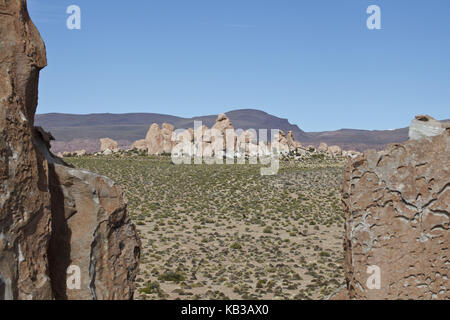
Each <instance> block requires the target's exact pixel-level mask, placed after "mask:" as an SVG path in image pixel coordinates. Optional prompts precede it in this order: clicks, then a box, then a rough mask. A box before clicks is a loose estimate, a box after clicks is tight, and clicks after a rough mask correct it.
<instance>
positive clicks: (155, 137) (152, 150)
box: [145, 123, 163, 155]
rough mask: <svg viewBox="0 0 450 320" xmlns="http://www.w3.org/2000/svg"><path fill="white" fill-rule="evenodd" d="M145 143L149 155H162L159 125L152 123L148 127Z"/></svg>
mask: <svg viewBox="0 0 450 320" xmlns="http://www.w3.org/2000/svg"><path fill="white" fill-rule="evenodd" d="M145 141H147V146H148V154H149V155H160V154H162V153H163V145H162V135H161V128H160V127H159V124H157V123H153V124H152V125H151V126H150V129H149V130H148V132H147V135H146V136H145Z"/></svg>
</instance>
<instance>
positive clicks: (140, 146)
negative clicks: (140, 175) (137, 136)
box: [131, 139, 148, 151]
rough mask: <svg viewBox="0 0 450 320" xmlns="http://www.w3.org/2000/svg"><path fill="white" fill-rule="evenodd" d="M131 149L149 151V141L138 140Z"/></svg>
mask: <svg viewBox="0 0 450 320" xmlns="http://www.w3.org/2000/svg"><path fill="white" fill-rule="evenodd" d="M131 149H132V150H133V149H136V150H139V151H144V150H145V151H147V150H148V146H147V141H146V140H145V139H142V140H138V141H135V142H134V143H133V144H132V145H131Z"/></svg>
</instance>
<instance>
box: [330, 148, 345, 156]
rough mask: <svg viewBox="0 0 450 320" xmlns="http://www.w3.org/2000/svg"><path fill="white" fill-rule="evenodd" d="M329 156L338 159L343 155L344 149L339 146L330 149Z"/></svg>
mask: <svg viewBox="0 0 450 320" xmlns="http://www.w3.org/2000/svg"><path fill="white" fill-rule="evenodd" d="M328 154H329V155H330V156H332V157H337V156H341V155H342V149H341V147H339V146H330V147H328Z"/></svg>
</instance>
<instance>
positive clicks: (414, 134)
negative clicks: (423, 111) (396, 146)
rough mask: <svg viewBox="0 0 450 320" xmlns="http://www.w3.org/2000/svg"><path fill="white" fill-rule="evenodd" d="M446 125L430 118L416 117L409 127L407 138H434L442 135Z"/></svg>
mask: <svg viewBox="0 0 450 320" xmlns="http://www.w3.org/2000/svg"><path fill="white" fill-rule="evenodd" d="M446 125H447V126H448V124H446V123H441V122H439V121H437V120H435V119H434V118H433V117H430V116H423V115H421V116H417V117H416V118H415V119H414V120H413V121H412V122H411V125H410V127H409V138H410V139H411V140H418V139H421V138H425V137H434V136H438V135H440V134H442V133H443V132H444V130H445V128H446Z"/></svg>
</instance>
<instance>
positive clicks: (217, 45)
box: [28, 0, 450, 131]
mask: <svg viewBox="0 0 450 320" xmlns="http://www.w3.org/2000/svg"><path fill="white" fill-rule="evenodd" d="M72 4H75V5H78V6H79V7H80V8H81V13H82V16H81V30H69V29H67V27H66V20H67V18H68V17H69V14H67V13H66V9H67V7H68V6H69V5H72ZM374 4H375V5H379V6H380V8H381V26H382V29H381V30H369V29H368V28H367V26H366V20H367V18H368V17H369V15H368V14H367V13H366V10H367V7H368V6H369V5H374ZM28 7H29V11H30V15H31V17H32V19H33V21H34V22H35V24H36V25H37V27H38V28H39V30H40V32H41V35H42V37H43V39H44V40H45V43H46V46H47V57H48V64H49V65H48V67H47V68H46V69H44V70H43V71H42V73H41V81H40V98H39V107H38V113H49V112H61V113H80V114H86V113H105V112H109V113H129V112H154V113H165V114H171V115H177V116H183V117H191V116H197V115H209V114H217V113H222V112H226V111H230V110H234V109H241V108H252V109H260V110H264V111H266V112H269V113H272V114H274V115H276V116H279V117H283V118H288V119H289V120H290V122H291V123H295V124H297V125H299V127H300V128H302V129H304V130H306V131H323V130H334V129H340V128H358V129H393V128H399V127H405V126H408V125H409V122H410V120H411V119H412V118H413V117H414V115H416V114H423V113H426V114H430V115H432V116H434V117H435V118H438V119H445V118H450V18H449V17H450V1H449V0H413V1H411V0H384V1H382V0H369V1H367V0H131V1H117V0H114V1H111V0H108V1H107V0H69V1H66V0H28Z"/></svg>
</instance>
